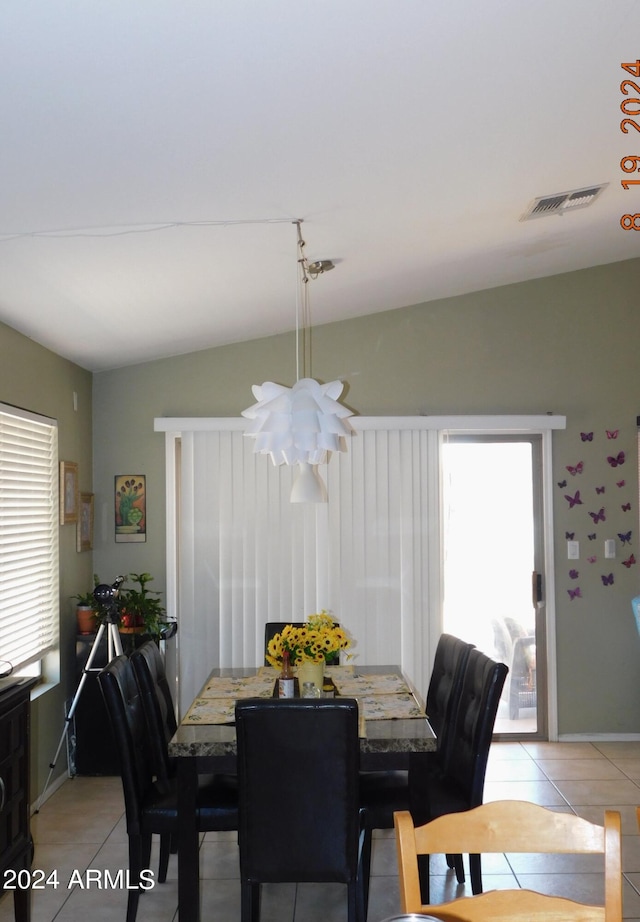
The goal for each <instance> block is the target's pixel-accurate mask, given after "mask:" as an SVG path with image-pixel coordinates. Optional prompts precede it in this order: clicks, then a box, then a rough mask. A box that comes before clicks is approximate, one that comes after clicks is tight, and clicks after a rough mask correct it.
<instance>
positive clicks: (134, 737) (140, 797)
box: [98, 655, 238, 922]
mask: <svg viewBox="0 0 640 922" xmlns="http://www.w3.org/2000/svg"><path fill="white" fill-rule="evenodd" d="M98 684H99V686H100V689H101V691H102V694H103V697H104V701H105V705H106V709H107V713H108V714H109V720H110V722H111V726H112V729H113V735H114V739H115V742H116V746H117V749H118V755H119V757H120V767H121V778H122V788H123V792H124V803H125V815H126V822H127V836H128V839H129V875H130V884H131V886H132V888H133V889H131V890H129V895H128V899H127V916H126V922H135V918H136V913H137V910H138V901H139V898H140V893H141V886H140V884H141V882H143V881H141V878H140V873H141V871H143V870H144V869H146V868H148V867H149V858H150V855H151V837H152V835H154V834H159V835H160V837H161V841H164V843H166V846H167V847H166V848H165V849H164V852H163V861H165V863H164V866H163V865H161V867H160V870H159V872H158V880H159V881H160V882H161V881H162V880H164V879H166V871H167V868H166V861H168V857H169V849H168V844H169V842H170V839H171V837H172V836H175V835H176V834H177V831H178V809H177V793H176V786H175V780H173V782H172V783H171V784H170V786H169V787H168V788H167V787H166V786H165V785H158V784H157V783H156V778H155V772H154V770H153V759H152V754H151V749H150V745H149V731H148V726H147V721H146V717H145V713H144V709H143V703H142V695H141V693H140V690H139V688H138V684H137V682H136V679H135V674H134V671H133V666H132V665H131V662H130V661H129V659H128V658H127V657H126V656H122V655H121V656H116V657H115V658H114V659H113V660H111V662H110V663H109V664H108V665H107V666H105V668H104V669H103V670H102V671H101V672H100V673H99V675H98ZM216 781H217V783H216V784H212V785H208V786H207V787H206V788H204V789H202V791H201V792H200V796H199V798H198V803H197V822H198V829H199V831H200V832H210V831H214V830H215V831H218V830H228V829H237V828H238V800H237V787H236V786H235V785H233V786H231V787H229V785H228V784H227V779H226V778H224V777H223V776H222V777H218V778H217V779H216Z"/></svg>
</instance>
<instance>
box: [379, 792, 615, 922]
mask: <svg viewBox="0 0 640 922" xmlns="http://www.w3.org/2000/svg"><path fill="white" fill-rule="evenodd" d="M395 826H396V844H397V847H398V869H399V875H400V898H401V903H402V911H403V912H416V913H429V912H432V913H434V914H435V915H436V916H437V917H438V919H442V920H443V922H622V857H621V838H620V814H619V813H618V812H617V811H614V810H606V811H605V813H604V826H599V825H597V824H596V823H590V822H588V821H587V820H585V819H582V818H581V817H579V816H574V815H573V814H571V813H555V812H554V811H553V810H549V809H548V808H546V807H540V806H538V805H537V804H531V803H528V802H526V801H520V800H512V801H508V800H507V801H496V802H494V803H488V804H483V805H481V806H479V807H475V808H474V809H473V810H469V811H468V812H464V813H453V814H450V815H446V816H440V817H438V818H437V819H435V820H432V822H430V823H426V824H425V825H424V826H418V827H414V825H413V820H412V819H411V814H410V813H409V812H407V811H402V812H399V813H396V815H395ZM440 852H449V853H452V854H455V853H458V852H470V853H478V854H480V853H483V852H485V853H487V852H488V853H492V852H507V853H508V852H526V853H528V852H532V853H542V852H544V853H568V854H598V853H600V854H602V855H603V856H604V881H605V901H604V906H593V905H586V904H584V903H578V902H575V901H574V900H569V899H565V898H563V897H556V896H547V895H544V894H541V893H536V892H534V891H532V890H517V889H514V890H491V891H489V892H487V893H482V894H478V895H476V896H471V897H461V898H459V899H457V900H453V901H451V902H448V903H441V904H439V905H437V906H435V905H424V904H422V901H421V897H420V879H419V875H418V855H429V854H435V853H440Z"/></svg>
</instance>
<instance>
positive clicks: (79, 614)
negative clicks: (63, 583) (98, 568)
mask: <svg viewBox="0 0 640 922" xmlns="http://www.w3.org/2000/svg"><path fill="white" fill-rule="evenodd" d="M99 582H100V580H99V579H98V576H97V574H96V573H94V574H93V585H94V588H95V587H96V586H97V585H98V583H99ZM71 598H72V599H75V600H76V619H77V621H78V633H79V634H93V633H95V631H96V630H97V628H98V624H99V622H100V616H101V615H102V614H103V613H102V612H101V610H100V608H101V606H100V604H99V603H98V602H96V599H95V597H94V595H93V590H92V591H91V592H81V593H78V595H73V596H71Z"/></svg>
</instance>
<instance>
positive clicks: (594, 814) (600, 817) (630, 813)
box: [574, 804, 638, 836]
mask: <svg viewBox="0 0 640 922" xmlns="http://www.w3.org/2000/svg"><path fill="white" fill-rule="evenodd" d="M605 809H607V810H617V811H618V813H619V814H620V818H621V826H622V835H623V836H633V835H637V832H638V823H637V820H636V808H635V806H634V805H633V804H606V805H604V806H602V805H596V806H588V805H586V804H581V805H577V806H576V807H574V811H575V813H576V814H577V815H578V816H583V817H584V818H585V820H589V822H590V823H597V824H598V825H599V826H602V825H603V824H604V811H605Z"/></svg>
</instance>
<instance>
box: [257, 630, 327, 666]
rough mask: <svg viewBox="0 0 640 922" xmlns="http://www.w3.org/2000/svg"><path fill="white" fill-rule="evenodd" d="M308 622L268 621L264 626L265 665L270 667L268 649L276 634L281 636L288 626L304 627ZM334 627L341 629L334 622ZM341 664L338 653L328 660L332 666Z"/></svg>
mask: <svg viewBox="0 0 640 922" xmlns="http://www.w3.org/2000/svg"><path fill="white" fill-rule="evenodd" d="M306 623H307V622H306V621H267V623H266V624H265V626H264V664H265V666H268V665H269V660H268V659H267V649H268V647H269V641H270V640H273V638H274V637H275V636H276V634H279V633H280V632H281V631H282V629H283V628H284V627H286V626H287V624H290V625H291V626H292V627H304V626H305V624H306ZM334 626H335V627H339V625H338V622H337V621H334ZM339 662H340V653H336V654H335V656H330V657H329V658H328V660H327V663H328V664H329V665H330V666H332V665H337V664H338V663H339Z"/></svg>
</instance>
